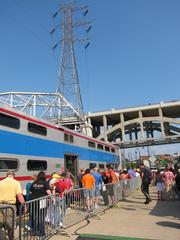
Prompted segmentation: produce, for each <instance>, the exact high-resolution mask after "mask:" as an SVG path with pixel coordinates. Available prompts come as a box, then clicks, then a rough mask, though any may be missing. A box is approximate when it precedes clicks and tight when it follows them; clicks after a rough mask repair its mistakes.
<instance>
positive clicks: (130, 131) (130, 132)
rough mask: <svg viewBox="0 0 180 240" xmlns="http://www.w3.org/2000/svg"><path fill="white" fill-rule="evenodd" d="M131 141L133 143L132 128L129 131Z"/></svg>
mask: <svg viewBox="0 0 180 240" xmlns="http://www.w3.org/2000/svg"><path fill="white" fill-rule="evenodd" d="M129 139H130V141H132V128H131V129H129Z"/></svg>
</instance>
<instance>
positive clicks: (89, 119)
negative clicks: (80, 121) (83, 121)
mask: <svg viewBox="0 0 180 240" xmlns="http://www.w3.org/2000/svg"><path fill="white" fill-rule="evenodd" d="M87 122H88V124H89V125H91V118H90V117H89V118H87Z"/></svg>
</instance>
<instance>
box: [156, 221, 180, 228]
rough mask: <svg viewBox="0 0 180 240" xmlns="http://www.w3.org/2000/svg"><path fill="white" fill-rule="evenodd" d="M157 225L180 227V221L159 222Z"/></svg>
mask: <svg viewBox="0 0 180 240" xmlns="http://www.w3.org/2000/svg"><path fill="white" fill-rule="evenodd" d="M156 224H157V225H160V226H163V227H171V228H177V229H180V224H179V223H175V222H163V221H161V222H157V223H156Z"/></svg>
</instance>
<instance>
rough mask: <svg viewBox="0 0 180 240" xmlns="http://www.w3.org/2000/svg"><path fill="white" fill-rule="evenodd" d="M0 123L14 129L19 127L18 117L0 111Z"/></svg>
mask: <svg viewBox="0 0 180 240" xmlns="http://www.w3.org/2000/svg"><path fill="white" fill-rule="evenodd" d="M0 125H3V126H5V127H10V128H14V129H19V128H20V120H19V119H18V118H15V117H12V116H9V115H6V114H3V113H0Z"/></svg>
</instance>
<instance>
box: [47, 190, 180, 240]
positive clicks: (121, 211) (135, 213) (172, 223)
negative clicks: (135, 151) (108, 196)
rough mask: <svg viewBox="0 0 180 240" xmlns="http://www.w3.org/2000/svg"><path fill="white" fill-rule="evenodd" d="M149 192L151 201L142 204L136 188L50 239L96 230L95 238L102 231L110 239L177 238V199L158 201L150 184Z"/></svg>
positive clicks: (179, 237) (179, 234) (179, 207)
mask: <svg viewBox="0 0 180 240" xmlns="http://www.w3.org/2000/svg"><path fill="white" fill-rule="evenodd" d="M150 192H151V196H152V199H153V201H152V202H151V203H149V204H148V205H145V204H144V196H143V194H142V193H141V191H136V192H134V193H133V194H131V195H130V196H128V197H127V198H126V200H123V201H120V202H119V203H118V204H117V206H115V207H114V208H111V209H109V210H106V211H105V212H104V213H101V214H100V215H98V216H94V217H92V218H89V219H88V220H85V221H83V222H81V223H78V224H76V225H74V226H72V227H70V228H68V229H66V230H65V231H63V230H62V231H61V232H60V233H58V234H57V235H55V236H53V237H52V238H51V240H59V239H61V240H65V239H66V240H68V239H81V240H82V239H83V236H82V235H81V234H98V235H97V236H96V237H95V238H94V239H98V237H99V235H100V236H101V235H104V236H105V237H106V238H105V239H109V240H110V239H112V236H114V237H115V238H116V237H119V238H118V239H123V237H124V239H127V238H129V239H136V238H140V239H153V240H154V239H155V240H180V200H174V201H157V194H156V188H155V187H151V189H150ZM78 234H79V235H78ZM86 237H88V235H87V236H86ZM84 239H88V238H84ZM101 239H102V238H101ZM116 239H117V238H116Z"/></svg>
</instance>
